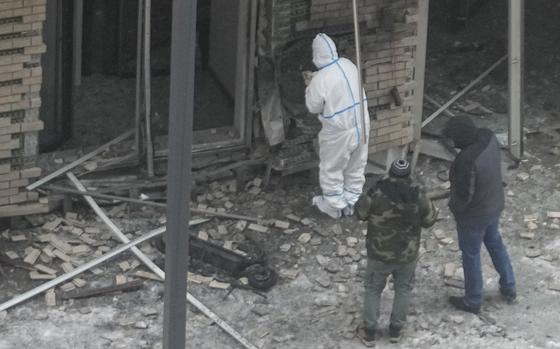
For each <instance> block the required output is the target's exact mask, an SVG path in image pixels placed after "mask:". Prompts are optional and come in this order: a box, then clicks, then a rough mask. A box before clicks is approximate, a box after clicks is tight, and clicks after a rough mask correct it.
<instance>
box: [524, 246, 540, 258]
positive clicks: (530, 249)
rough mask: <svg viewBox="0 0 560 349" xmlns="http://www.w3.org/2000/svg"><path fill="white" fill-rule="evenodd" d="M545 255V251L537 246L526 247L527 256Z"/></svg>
mask: <svg viewBox="0 0 560 349" xmlns="http://www.w3.org/2000/svg"><path fill="white" fill-rule="evenodd" d="M542 255H543V251H542V250H541V249H540V248H537V247H536V246H529V247H527V248H526V249H525V256H527V257H528V258H537V257H540V256H542Z"/></svg>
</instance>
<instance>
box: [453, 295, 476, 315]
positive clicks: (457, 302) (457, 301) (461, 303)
mask: <svg viewBox="0 0 560 349" xmlns="http://www.w3.org/2000/svg"><path fill="white" fill-rule="evenodd" d="M449 303H450V304H451V305H452V306H453V307H455V308H456V309H458V310H462V311H466V312H467V313H472V314H478V313H480V307H478V308H475V307H470V306H468V305H466V304H465V299H464V298H463V297H449Z"/></svg>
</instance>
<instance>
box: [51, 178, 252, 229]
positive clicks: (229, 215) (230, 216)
mask: <svg viewBox="0 0 560 349" xmlns="http://www.w3.org/2000/svg"><path fill="white" fill-rule="evenodd" d="M45 189H48V190H53V191H57V192H61V193H66V194H73V195H80V196H91V197H94V198H99V199H106V200H117V201H122V202H130V203H132V204H139V205H146V206H154V207H162V208H166V207H167V204H164V203H161V202H154V201H144V200H140V199H132V198H127V197H123V196H117V195H109V194H101V193H95V192H91V191H79V190H73V189H70V188H65V187H60V186H57V185H47V186H46V187H45ZM191 212H193V213H198V214H204V215H207V216H215V217H221V218H227V219H237V220H243V221H248V222H255V223H259V222H261V223H262V221H263V220H262V219H259V218H257V217H250V216H243V215H238V214H233V213H223V212H215V211H210V210H204V209H200V208H191Z"/></svg>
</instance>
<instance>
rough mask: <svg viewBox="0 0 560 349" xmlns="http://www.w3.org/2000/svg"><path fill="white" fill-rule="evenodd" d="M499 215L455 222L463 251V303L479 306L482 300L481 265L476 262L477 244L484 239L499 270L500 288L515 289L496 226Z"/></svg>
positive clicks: (509, 263) (504, 249)
mask: <svg viewBox="0 0 560 349" xmlns="http://www.w3.org/2000/svg"><path fill="white" fill-rule="evenodd" d="M499 222H500V217H499V216H498V217H495V218H492V219H486V220H481V221H471V222H469V223H468V224H462V223H461V224H460V223H457V233H458V236H459V248H460V249H461V252H462V254H463V271H464V275H465V304H466V305H467V306H469V307H472V308H480V305H481V304H482V286H483V282H482V269H481V265H480V247H481V246H482V243H483V242H484V245H485V246H486V249H487V250H488V253H489V254H490V258H492V263H493V264H494V268H495V269H496V271H497V272H498V274H500V291H501V292H502V293H503V292H515V276H514V274H513V268H512V266H511V261H510V259H509V255H508V252H507V250H506V247H505V246H504V243H503V241H502V236H501V235H500V231H499V230H498V225H499Z"/></svg>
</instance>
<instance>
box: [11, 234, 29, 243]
mask: <svg viewBox="0 0 560 349" xmlns="http://www.w3.org/2000/svg"><path fill="white" fill-rule="evenodd" d="M10 240H12V242H21V241H25V240H27V237H26V236H25V235H23V234H18V235H12V236H11V237H10Z"/></svg>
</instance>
